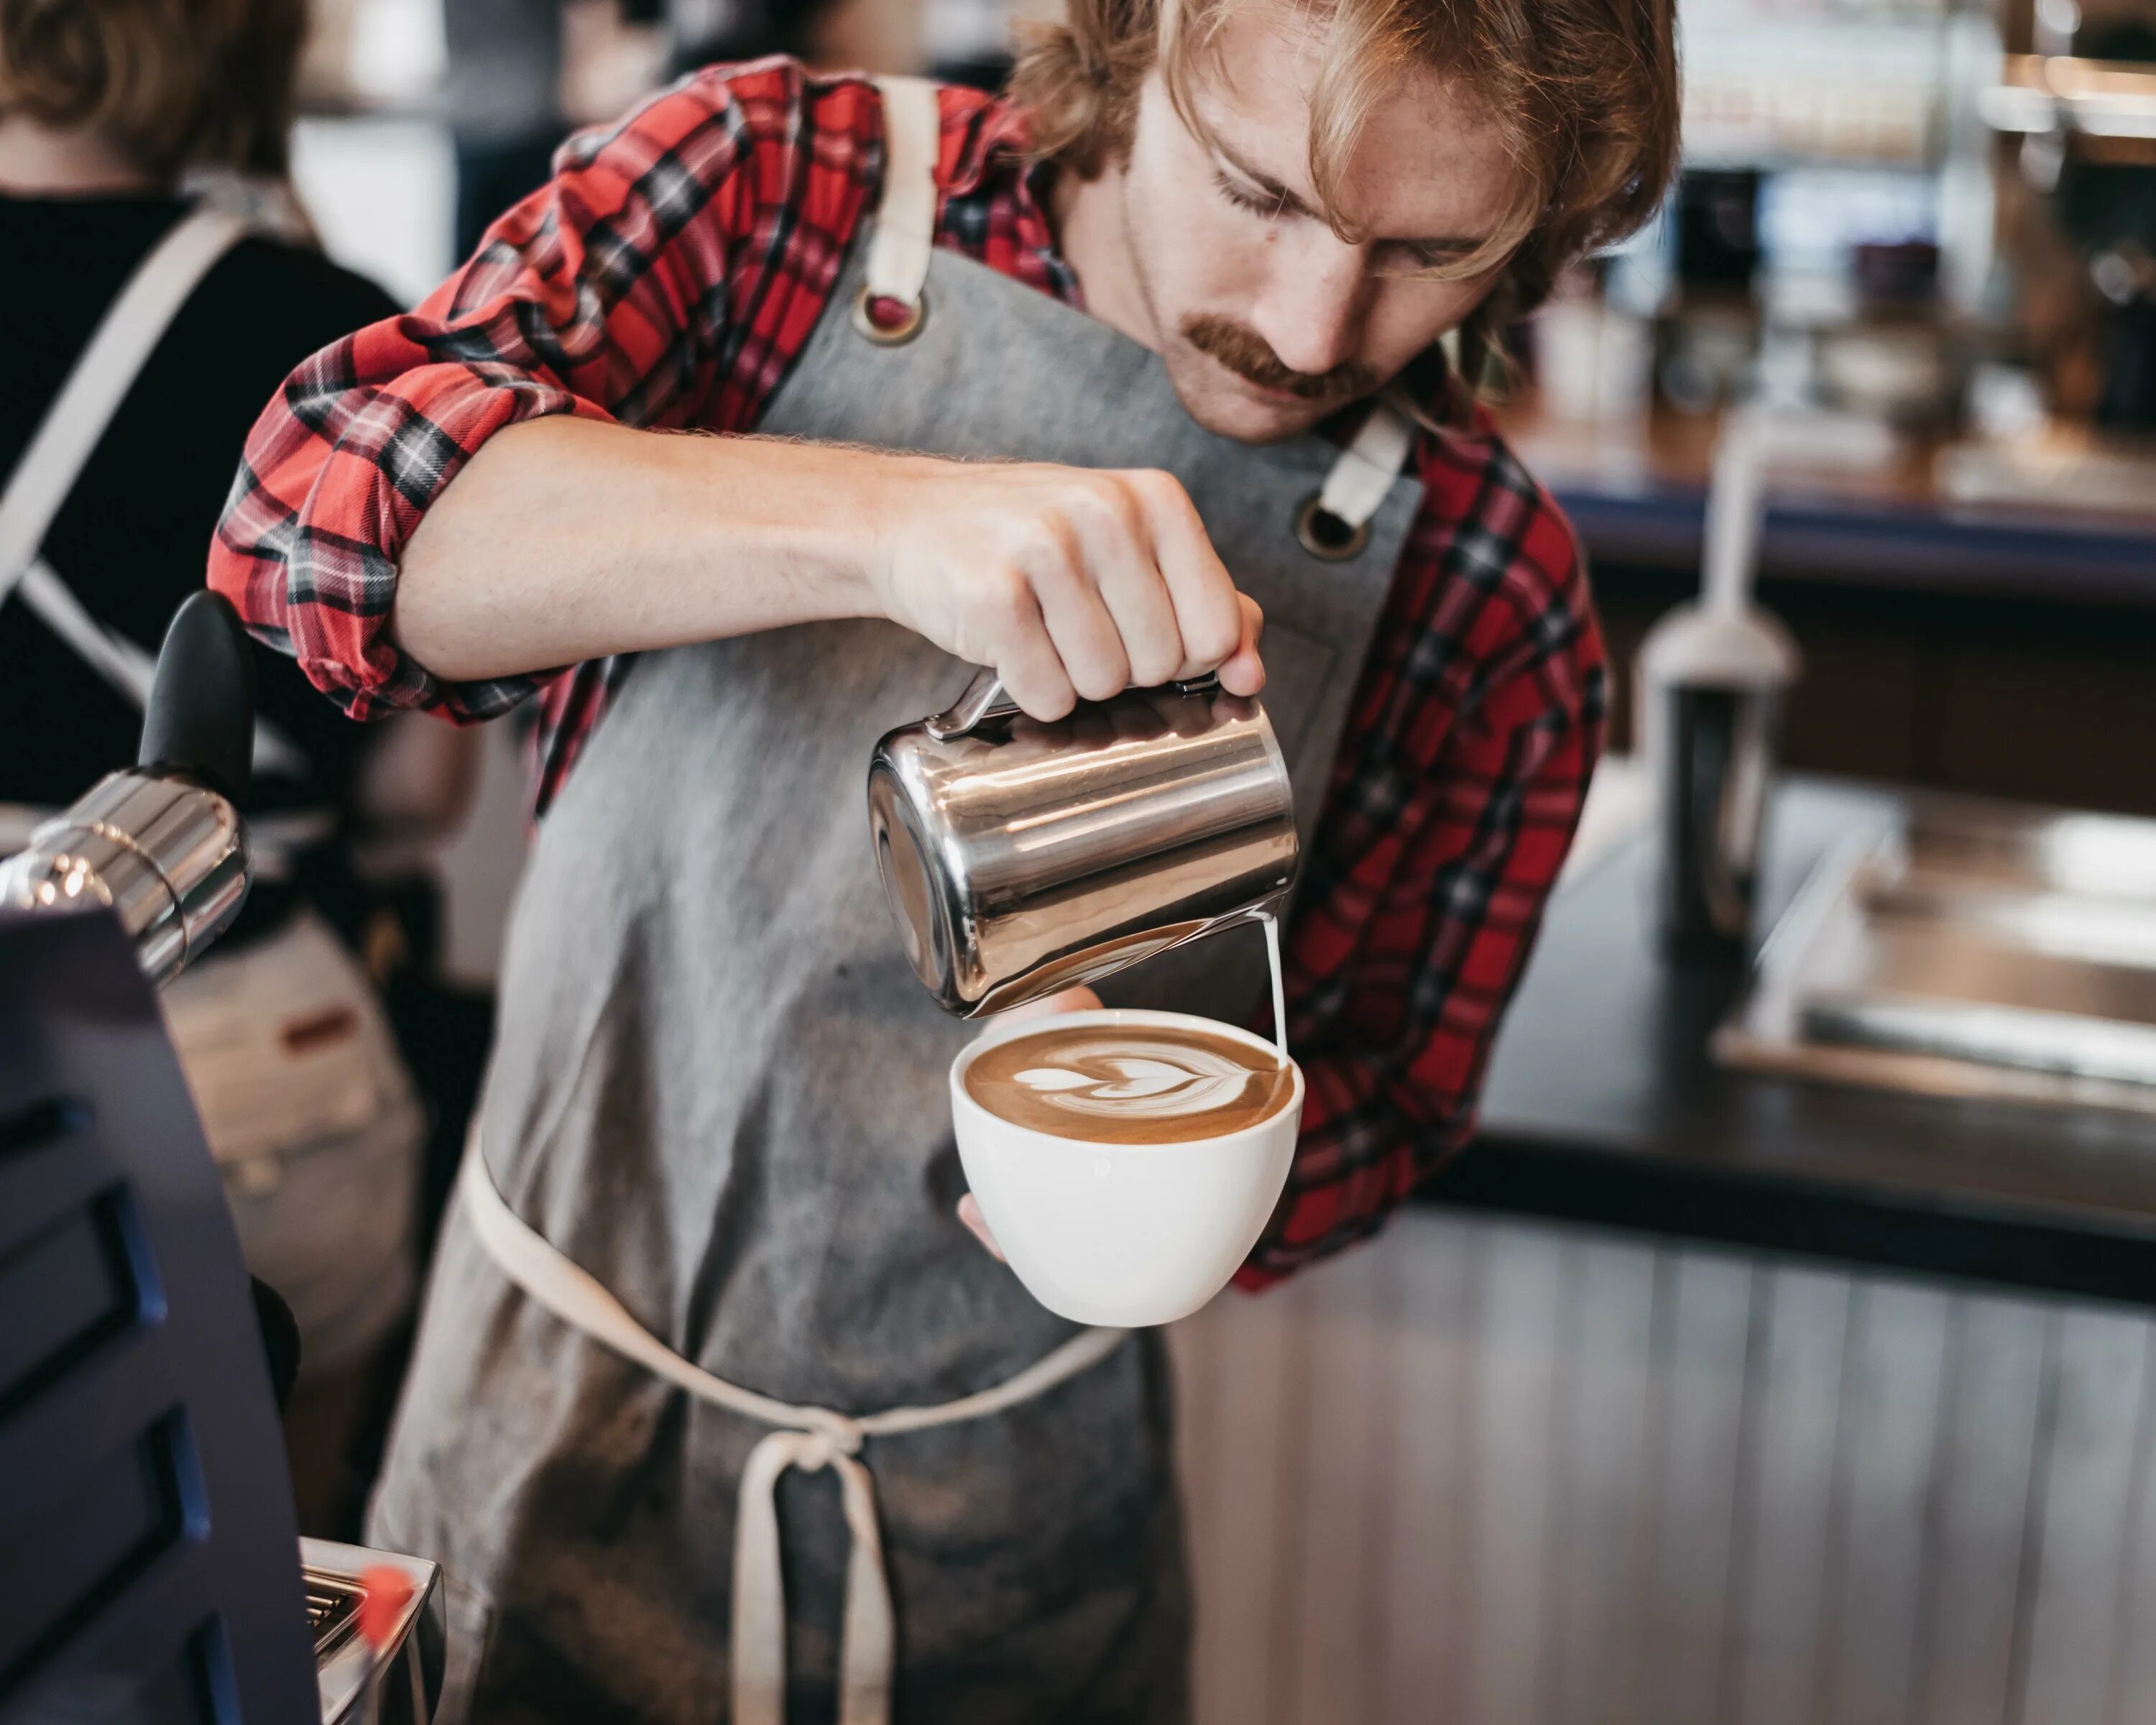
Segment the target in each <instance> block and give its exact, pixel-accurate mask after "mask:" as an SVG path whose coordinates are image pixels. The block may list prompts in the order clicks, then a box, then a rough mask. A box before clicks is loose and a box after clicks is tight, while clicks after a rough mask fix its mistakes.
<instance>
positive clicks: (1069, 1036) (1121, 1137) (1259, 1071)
mask: <svg viewBox="0 0 2156 1725" xmlns="http://www.w3.org/2000/svg"><path fill="white" fill-rule="evenodd" d="M965 1082H966V1090H967V1092H968V1095H970V1096H972V1097H973V1100H974V1101H977V1102H978V1103H979V1104H980V1105H981V1106H983V1107H984V1108H986V1109H987V1110H988V1111H989V1112H990V1113H992V1114H994V1115H997V1116H998V1117H1001V1118H1003V1119H1005V1120H1009V1121H1010V1122H1013V1123H1014V1124H1015V1125H1019V1126H1023V1127H1029V1128H1031V1129H1032V1130H1033V1131H1035V1132H1050V1133H1053V1134H1055V1136H1056V1137H1066V1138H1087V1139H1093V1140H1097V1141H1100V1142H1111V1143H1172V1142H1179V1141H1184V1140H1190V1139H1196V1138H1210V1137H1224V1136H1225V1135H1226V1134H1228V1133H1229V1132H1240V1131H1241V1130H1243V1128H1244V1127H1248V1126H1254V1125H1255V1124H1256V1123H1257V1122H1259V1121H1261V1120H1264V1119H1265V1118H1267V1117H1270V1115H1272V1114H1274V1113H1276V1112H1277V1111H1278V1110H1279V1109H1280V1108H1281V1106H1283V1105H1284V1104H1285V1102H1286V1100H1287V1097H1288V1096H1289V1094H1290V1092H1291V1091H1292V1089H1293V1080H1292V1073H1291V1069H1290V1068H1289V1067H1287V1066H1286V1065H1283V1064H1281V1062H1279V1061H1278V1060H1276V1058H1275V1057H1274V1056H1273V1055H1270V1054H1269V1053H1268V1052H1267V1051H1265V1050H1261V1049H1257V1048H1253V1047H1252V1046H1250V1045H1249V1044H1247V1043H1244V1042H1240V1041H1238V1040H1235V1038H1233V1037H1229V1036H1223V1035H1219V1034H1214V1033H1213V1032H1211V1031H1209V1030H1205V1029H1200V1028H1198V1027H1197V1026H1195V1025H1193V1027H1192V1028H1190V1029H1183V1028H1182V1027H1180V1026H1173V1027H1170V1026H1163V1025H1134V1026H1132V1027H1130V1028H1128V1029H1124V1028H1122V1027H1118V1026H1110V1025H1101V1024H1089V1025H1086V1026H1083V1027H1081V1028H1075V1029H1054V1028H1050V1029H1044V1030H1040V1031H1037V1032H1035V1033H1034V1034H1032V1035H1029V1036H1020V1037H1015V1038H1014V1039H1013V1040H1010V1041H1009V1042H1006V1043H1000V1044H998V1045H995V1046H994V1047H992V1048H989V1049H988V1050H984V1051H983V1053H982V1054H981V1055H979V1056H978V1058H977V1059H976V1060H974V1061H973V1065H972V1066H971V1067H970V1068H968V1071H967V1073H966V1080H965Z"/></svg>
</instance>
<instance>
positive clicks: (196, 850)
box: [0, 593, 444, 1725]
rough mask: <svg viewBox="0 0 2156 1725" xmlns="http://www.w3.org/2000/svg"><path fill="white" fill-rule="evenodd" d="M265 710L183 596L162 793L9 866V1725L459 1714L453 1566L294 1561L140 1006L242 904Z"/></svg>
mask: <svg viewBox="0 0 2156 1725" xmlns="http://www.w3.org/2000/svg"><path fill="white" fill-rule="evenodd" d="M253 707H254V700H253V685H252V671H251V669H250V666H249V660H248V654H247V644H246V640H245V638H244V634H242V632H241V630H240V627H239V619H238V618H237V617H236V616H235V615H234V613H233V611H232V609H231V608H230V607H229V606H228V605H227V604H226V603H224V602H223V600H222V599H219V598H215V597H213V596H212V595H210V594H207V593H200V594H197V595H195V596H194V597H193V598H190V599H189V600H188V601H187V603H186V604H185V605H183V606H182V608H181V609H180V612H179V614H177V616H176V617H175V619H174V620H173V624H172V629H171V631H170V632H169V633H168V634H167V637H166V641H165V646H164V650H163V653H162V655H161V657H160V659H159V661H158V667H157V681H156V684H155V686H154V688H153V691H152V692H151V699H150V701H149V706H148V711H147V718H146V723H145V726H144V730H143V743H142V751H141V760H142V764H141V765H139V766H137V767H134V768H128V769H126V770H124V771H122V772H119V773H112V774H110V775H108V776H107V777H106V778H104V779H103V780H101V781H100V783H98V784H97V785H96V786H95V787H94V788H92V789H91V790H90V792H89V793H87V794H86V795H85V796H84V797H83V798H81V799H80V801H78V802H77V803H75V804H74V807H72V808H71V809H68V810H67V811H66V812H65V813H64V814H61V815H59V817H57V818H56V819H53V820H51V821H49V822H47V823H46V824H44V825H43V826H41V827H40V828H38V830H37V831H36V833H35V834H33V838H32V842H31V845H30V848H29V849H28V850H26V851H24V852H23V853H22V854H21V855H18V856H17V857H14V858H13V859H10V860H8V861H7V862H5V863H4V864H0V1725H27V1722H30V1721H37V1722H40V1725H43V1722H46V1721H53V1720H61V1719H64V1720H68V1721H78V1720H79V1721H85V1722H88V1721H94V1720H106V1719H112V1720H122V1719H124V1720H126V1721H129V1722H141V1725H167V1722H172V1725H177V1722H180V1721H198V1720H201V1721H209V1720H214V1721H218V1722H220V1725H225V1722H240V1721H244V1722H246V1725H296V1722H300V1721H303V1720H304V1721H309V1722H311V1721H314V1720H321V1721H325V1722H336V1725H343V1722H346V1721H352V1722H359V1721H365V1722H367V1725H375V1722H377V1721H388V1722H396V1725H418V1722H421V1721H424V1720H426V1719H427V1718H429V1717H431V1714H432V1711H433V1706H434V1699H435V1697H437V1696H438V1695H439V1690H440V1683H441V1672H442V1668H443V1658H444V1630H443V1620H444V1608H443V1606H442V1604H441V1600H440V1591H439V1586H438V1581H439V1574H438V1572H437V1570H436V1568H435V1566H434V1564H432V1563H426V1562H424V1561H423V1560H420V1559H417V1558H398V1557H393V1556H390V1555H388V1554H387V1553H372V1552H363V1551H361V1550H358V1549H357V1548H352V1547H346V1546H337V1545H331V1544H328V1543H321V1542H316V1541H306V1540H301V1539H300V1538H299V1537H298V1532H297V1528H296V1526H295V1520H294V1516H293V1510H292V1498H291V1491H290V1482H289V1476H288V1473H287V1470H286V1465H285V1451H284V1445H283V1441H282V1438H281V1435H280V1431H279V1428H278V1421H277V1409H276V1405H275V1399H274V1398H273V1394H272V1390H271V1385H270V1379H269V1369H268V1364H267V1360H266V1358H265V1354H264V1345H263V1338H262V1335H261V1333H260V1332H259V1328H258V1322H257V1317H256V1310H255V1307H254V1302H253V1301H252V1300H251V1299H250V1297H249V1283H248V1278H247V1274H246V1271H245V1269H244V1266H243V1264H242V1262H241V1258H240V1252H239V1239H238V1236H237V1235H236V1234H235V1233H234V1229H233V1224H232V1220H231V1218H230V1215H229V1214H228V1211H227V1209H226V1207H225V1201H224V1195H223V1188H222V1186H221V1184H220V1183H219V1180H218V1173H217V1170H216V1168H215V1166H214V1164H213V1163H212V1161H211V1159H210V1155H209V1151H208V1147H207V1146H206V1145H205V1144H204V1142H203V1136H202V1131H201V1127H200V1126H199V1125H198V1122H197V1120H196V1117H195V1112H194V1109H193V1103H192V1101H191V1100H190V1098H189V1096H188V1094H187V1084H186V1081H185V1079H184V1078H183V1077H182V1074H181V1071H180V1068H179V1063H178V1060H177V1056H176V1055H174V1053H173V1050H172V1045H171V1042H170V1040H169V1039H168V1038H167V1035H166V1034H165V1029H164V1024H163V1021H162V1018H161V1017H160V1015H159V1014H158V1010H157V1001H156V999H155V997H154V995H153V993H152V992H151V990H152V988H153V987H154V986H155V985H157V984H159V983H163V982H165V981H167V980H169V979H170V978H172V976H174V975H176V974H177V973H178V972H179V971H180V969H181V968H182V967H183V966H184V965H186V964H187V963H190V962H192V961H193V959H195V958H197V957H200V956H201V954H202V952H203V950H204V949H205V948H206V947H208V944H209V943H210V942H212V941H213V940H214V939H215V938H216V937H217V935H218V933H219V932H222V931H223V929H224V928H225V927H228V925H229V924H230V922H231V921H232V918H233V917H234V916H235V915H236V914H237V913H238V911H239V906H240V905H241V903H242V901H244V898H245V896H246V892H247V884H248V869H247V846H246V836H245V830H244V824H243V823H242V821H241V819H240V818H239V814H238V813H237V809H236V807H235V803H236V800H237V798H239V796H240V795H241V794H242V793H244V787H245V783H246V775H247V766H248V760H249V751H250V749H251V747H252V725H253ZM369 1589H373V1590H374V1598H373V1600H372V1604H373V1607H374V1609H364V1610H363V1609H361V1602H362V1598H363V1597H364V1596H365V1595H366V1594H367V1592H368V1590H369ZM385 1607H387V1608H388V1609H384V1608H385Z"/></svg>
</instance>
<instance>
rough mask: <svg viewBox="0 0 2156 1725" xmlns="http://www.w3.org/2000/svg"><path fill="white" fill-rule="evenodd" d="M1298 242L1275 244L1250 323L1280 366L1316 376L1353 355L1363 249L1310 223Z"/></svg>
mask: <svg viewBox="0 0 2156 1725" xmlns="http://www.w3.org/2000/svg"><path fill="white" fill-rule="evenodd" d="M1298 225H1299V226H1301V228H1303V229H1304V232H1303V233H1302V234H1300V235H1298V236H1297V238H1298V239H1300V240H1301V244H1295V245H1291V246H1277V245H1276V247H1275V254H1276V255H1275V261H1274V267H1273V269H1272V270H1271V271H1270V278H1269V280H1267V282H1266V284H1265V291H1264V293H1263V295H1261V296H1260V299H1259V300H1258V302H1257V304H1256V305H1255V306H1254V307H1253V308H1252V316H1251V320H1250V321H1251V323H1252V326H1254V327H1255V329H1256V331H1257V332H1258V333H1259V334H1260V335H1261V336H1264V337H1265V340H1266V341H1267V342H1268V343H1270V345H1271V347H1272V350H1273V352H1275V353H1276V354H1278V355H1279V356H1280V359H1281V363H1282V364H1283V365H1286V366H1291V367H1294V369H1295V370H1296V371H1298V372H1306V373H1309V374H1310V375H1312V376H1316V375H1317V374H1319V373H1321V372H1329V371H1331V370H1332V368H1333V367H1335V366H1337V365H1342V364H1344V363H1346V362H1347V361H1348V360H1351V359H1353V357H1355V350H1356V346H1357V343H1358V341H1359V339H1360V337H1361V335H1362V329H1363V315H1364V313H1365V311H1367V310H1368V294H1369V287H1370V280H1369V270H1368V248H1367V247H1364V246H1359V245H1349V244H1347V243H1346V242H1345V241H1343V240H1342V239H1340V238H1339V236H1338V235H1337V234H1333V233H1332V231H1331V230H1329V229H1328V228H1324V227H1323V226H1322V225H1321V224H1319V223H1316V222H1309V223H1299V224H1298Z"/></svg>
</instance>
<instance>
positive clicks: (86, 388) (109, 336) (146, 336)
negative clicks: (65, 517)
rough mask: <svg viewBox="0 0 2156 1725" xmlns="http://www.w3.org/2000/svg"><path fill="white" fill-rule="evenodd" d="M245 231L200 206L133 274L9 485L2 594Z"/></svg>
mask: <svg viewBox="0 0 2156 1725" xmlns="http://www.w3.org/2000/svg"><path fill="white" fill-rule="evenodd" d="M246 232H247V223H246V222H245V221H244V219H243V218H240V217H238V216H235V215H232V214H229V213H226V212H224V211H221V210H197V211H196V212H195V213H193V215H191V216H188V217H187V218H184V219H183V220H182V222H181V223H179V224H178V226H177V227H175V228H173V229H172V232H171V233H169V234H167V235H166V236H165V237H164V238H163V239H161V240H160V241H158V242H157V245H156V247H155V248H154V249H152V250H151V253H150V255H149V256H148V257H146V258H145V259H143V260H142V262H141V264H139V265H138V266H136V271H135V274H134V275H132V276H131V277H129V278H128V282H127V285H126V287H124V288H122V289H121V290H120V297H119V298H118V299H117V300H114V301H113V302H112V309H111V310H110V311H107V312H106V313H105V321H103V322H102V323H100V325H99V326H97V333H96V334H95V335H94V336H91V337H90V346H89V347H86V348H85V349H84V350H83V355H82V357H81V358H80V360H78V361H76V362H75V367H74V372H72V373H71V374H70V375H69V377H68V380H67V382H66V383H65V384H64V386H62V388H61V390H60V393H59V396H58V397H57V398H55V399H54V402H53V404H52V406H51V408H49V409H48V410H47V411H46V413H45V418H44V424H41V425H39V426H38V431H37V435H36V436H34V437H33V438H32V439H30V446H29V448H28V449H26V450H25V451H24V452H23V459H21V461H19V462H18V463H17V464H16V467H15V470H14V472H13V474H12V475H9V476H8V485H7V489H6V490H4V491H0V599H5V598H7V596H8V594H9V593H12V592H13V590H14V588H15V584H16V583H18V581H20V580H21V579H22V578H23V576H24V575H25V574H27V573H28V571H29V567H30V565H31V564H32V563H33V562H35V561H36V560H37V557H38V549H39V547H42V546H43V545H44V542H45V534H46V531H48V530H49V528H50V527H51V526H52V524H53V517H54V516H56V515H58V514H59V511H60V505H61V504H63V503H64V502H65V501H67V495H68V493H69V491H70V490H73V489H74V482H75V478H76V476H77V475H79V474H80V473H81V471H82V470H83V465H84V464H85V462H87V461H88V460H89V459H90V451H91V450H93V449H95V448H96V447H97V440H98V439H100V438H101V437H103V436H104V435H105V427H106V426H107V425H109V424H111V423H112V416H113V414H114V413H115V412H117V411H118V410H119V407H120V403H121V401H123V400H124V399H126V394H127V391H128V388H129V387H130V386H131V384H132V383H133V382H135V379H136V376H137V374H139V373H140V372H141V369H142V365H143V362H145V361H146V360H147V359H148V358H149V357H150V354H151V350H152V349H154V348H155V347H157V341H158V338H159V337H160V336H162V335H163V334H164V333H165V331H166V329H167V326H169V325H170V324H171V323H172V319H173V317H174V316H176V315H177V313H178V311H179V309H180V307H181V306H182V305H186V304H187V295H190V294H192V293H193V291H194V290H195V286H196V285H197V284H198V282H200V281H201V280H202V279H203V276H204V275H208V273H209V269H210V266H211V265H212V264H214V263H216V262H217V260H218V259H219V258H221V257H223V255H224V254H226V253H227V252H228V251H229V250H231V249H232V248H233V246H234V244H235V243H236V242H237V241H238V240H239V238H240V237H241V236H242V235H243V234H245V233H246Z"/></svg>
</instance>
